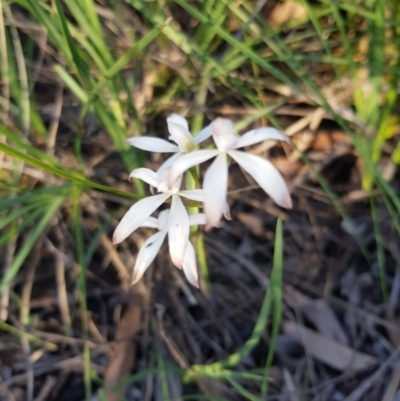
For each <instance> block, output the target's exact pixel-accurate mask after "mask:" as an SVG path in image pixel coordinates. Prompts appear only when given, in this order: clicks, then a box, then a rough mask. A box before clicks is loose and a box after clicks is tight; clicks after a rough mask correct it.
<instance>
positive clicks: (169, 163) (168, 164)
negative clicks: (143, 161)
mask: <svg viewBox="0 0 400 401" xmlns="http://www.w3.org/2000/svg"><path fill="white" fill-rule="evenodd" d="M184 154H185V153H183V152H178V153H175V154H174V155H172V156H171V157H169V158H168V159H167V160H165V162H164V163H163V164H161V166H160V167H159V169H158V170H157V174H160V173H161V171H163V170H165V169H167V168H168V167H171V166H172V165H173V164H174V163H175V162H176V161H177V160H178V159H179V158H180V157H181V156H182V155H184Z"/></svg>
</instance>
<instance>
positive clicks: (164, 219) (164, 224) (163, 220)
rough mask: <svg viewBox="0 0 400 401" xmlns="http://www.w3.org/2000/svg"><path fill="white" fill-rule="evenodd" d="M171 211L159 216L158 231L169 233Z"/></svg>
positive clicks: (167, 210)
mask: <svg viewBox="0 0 400 401" xmlns="http://www.w3.org/2000/svg"><path fill="white" fill-rule="evenodd" d="M168 220H169V209H166V210H163V211H162V212H160V214H159V215H158V229H159V230H160V231H168Z"/></svg>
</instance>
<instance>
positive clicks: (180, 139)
mask: <svg viewBox="0 0 400 401" xmlns="http://www.w3.org/2000/svg"><path fill="white" fill-rule="evenodd" d="M168 131H169V133H170V134H171V136H170V137H169V139H172V140H173V141H174V142H176V143H177V144H178V146H179V149H180V150H181V152H190V151H191V150H192V148H193V137H192V134H191V133H190V132H189V130H188V129H187V128H185V127H182V125H180V124H176V123H173V122H169V121H168Z"/></svg>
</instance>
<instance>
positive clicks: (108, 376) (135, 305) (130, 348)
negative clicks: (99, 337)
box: [104, 300, 142, 401]
mask: <svg viewBox="0 0 400 401" xmlns="http://www.w3.org/2000/svg"><path fill="white" fill-rule="evenodd" d="M141 321H142V307H141V305H140V304H139V302H137V301H136V302H135V301H134V300H132V301H131V304H130V305H129V307H128V309H127V310H126V311H125V313H124V314H123V316H122V319H121V320H120V322H119V324H118V327H117V330H116V333H115V341H114V342H113V343H112V344H111V350H110V357H109V362H108V366H107V369H106V372H105V375H104V382H105V384H106V387H107V389H106V391H105V392H106V396H107V400H109V401H118V400H120V399H121V398H123V395H124V393H125V390H126V387H124V388H119V389H118V393H119V394H117V393H116V392H115V391H113V390H111V388H112V387H113V386H115V385H116V384H118V383H120V382H121V381H123V380H124V379H126V378H127V377H129V375H130V373H131V371H132V368H133V366H134V364H135V354H136V349H135V342H134V338H133V336H134V335H135V334H136V333H137V332H138V331H139V330H140V328H141Z"/></svg>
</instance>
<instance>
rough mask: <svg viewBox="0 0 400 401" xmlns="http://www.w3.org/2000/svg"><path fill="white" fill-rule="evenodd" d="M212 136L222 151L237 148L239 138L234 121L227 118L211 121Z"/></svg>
mask: <svg viewBox="0 0 400 401" xmlns="http://www.w3.org/2000/svg"><path fill="white" fill-rule="evenodd" d="M211 131H212V136H213V139H214V142H215V145H216V146H217V148H218V150H219V151H220V152H227V151H228V150H231V149H235V148H236V145H237V141H238V138H237V136H236V133H235V127H234V126H233V122H232V121H231V120H228V119H227V118H217V119H215V120H214V121H213V122H212V123H211Z"/></svg>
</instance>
